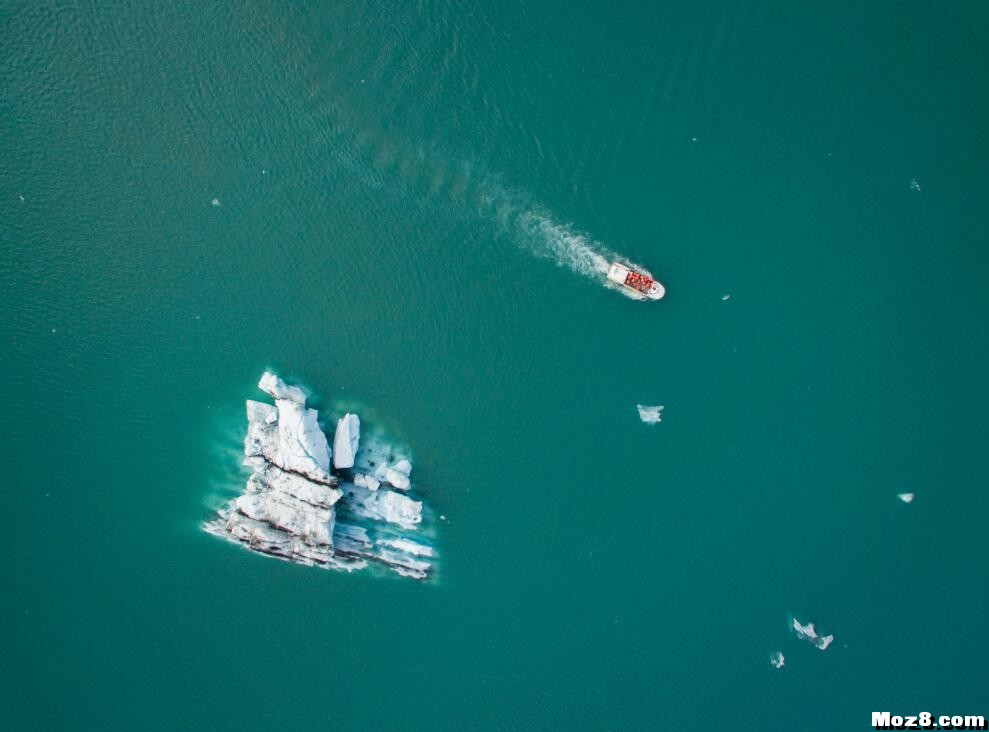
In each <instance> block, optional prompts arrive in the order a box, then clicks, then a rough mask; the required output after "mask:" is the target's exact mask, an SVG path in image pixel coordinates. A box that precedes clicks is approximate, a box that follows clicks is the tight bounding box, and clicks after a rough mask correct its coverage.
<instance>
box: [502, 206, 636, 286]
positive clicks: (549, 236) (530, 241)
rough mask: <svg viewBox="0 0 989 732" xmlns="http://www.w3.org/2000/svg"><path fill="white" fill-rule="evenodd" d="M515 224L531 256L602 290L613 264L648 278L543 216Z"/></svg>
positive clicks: (521, 219)
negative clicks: (623, 266)
mask: <svg viewBox="0 0 989 732" xmlns="http://www.w3.org/2000/svg"><path fill="white" fill-rule="evenodd" d="M517 224H518V227H519V229H520V231H521V235H522V238H523V241H524V242H525V243H526V246H527V248H528V249H529V250H530V251H532V253H533V254H535V255H536V256H539V257H545V258H547V259H551V260H553V261H554V262H556V264H557V265H559V266H561V267H566V268H568V269H570V270H572V271H573V272H576V273H577V274H580V275H583V276H585V277H588V278H590V279H592V280H594V281H596V282H599V283H600V284H602V285H604V286H606V287H607V286H609V283H608V281H607V275H608V267H609V266H610V265H611V263H612V262H613V261H616V260H617V261H620V262H622V263H624V264H627V265H629V266H631V267H632V268H633V269H635V270H636V271H638V272H642V273H643V274H646V275H649V276H650V277H651V276H652V275H651V273H650V272H649V270H647V269H646V268H645V267H643V266H641V265H638V264H633V263H632V262H629V261H628V260H627V259H626V258H625V257H622V256H620V255H618V254H616V253H615V252H613V251H611V250H610V249H609V248H608V247H606V246H605V245H604V244H602V243H601V242H599V241H596V240H595V239H593V238H591V237H589V236H586V235H584V234H581V233H580V232H578V231H575V230H574V229H572V228H571V227H570V226H568V225H566V224H561V223H559V222H557V221H554V220H553V219H552V218H550V217H549V216H547V215H546V214H543V213H539V212H535V211H527V212H525V213H522V214H520V215H519V217H518V221H517Z"/></svg>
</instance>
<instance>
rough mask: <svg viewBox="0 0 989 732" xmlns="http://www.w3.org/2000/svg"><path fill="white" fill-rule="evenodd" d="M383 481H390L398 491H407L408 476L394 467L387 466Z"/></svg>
mask: <svg viewBox="0 0 989 732" xmlns="http://www.w3.org/2000/svg"><path fill="white" fill-rule="evenodd" d="M385 481H386V482H388V483H391V484H392V485H393V486H395V487H396V488H398V489H399V490H400V491H407V490H408V489H409V485H410V483H409V476H407V475H405V473H401V472H399V471H398V470H396V469H395V468H388V469H387V470H386V471H385Z"/></svg>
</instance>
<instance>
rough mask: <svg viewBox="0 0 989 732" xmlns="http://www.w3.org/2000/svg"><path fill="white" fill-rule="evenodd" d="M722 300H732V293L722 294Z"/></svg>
mask: <svg viewBox="0 0 989 732" xmlns="http://www.w3.org/2000/svg"><path fill="white" fill-rule="evenodd" d="M721 300H722V302H723V301H725V300H731V295H727V294H726V295H722V296H721Z"/></svg>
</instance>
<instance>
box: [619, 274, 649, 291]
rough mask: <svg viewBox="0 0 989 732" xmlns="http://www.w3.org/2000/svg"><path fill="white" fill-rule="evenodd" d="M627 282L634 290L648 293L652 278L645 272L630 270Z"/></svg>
mask: <svg viewBox="0 0 989 732" xmlns="http://www.w3.org/2000/svg"><path fill="white" fill-rule="evenodd" d="M625 284H626V285H627V286H628V287H631V288H632V289H633V290H638V291H639V292H643V293H647V294H648V292H649V289H650V288H651V287H652V280H651V279H650V278H649V277H646V276H645V275H643V274H639V273H638V272H632V271H631V270H630V271H629V273H628V277H626V278H625Z"/></svg>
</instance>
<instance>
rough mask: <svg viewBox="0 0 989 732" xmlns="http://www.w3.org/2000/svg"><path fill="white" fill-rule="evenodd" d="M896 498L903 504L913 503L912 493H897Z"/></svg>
mask: <svg viewBox="0 0 989 732" xmlns="http://www.w3.org/2000/svg"><path fill="white" fill-rule="evenodd" d="M896 497H897V498H899V499H900V500H901V501H903V502H904V503H910V502H912V501H913V493H897V494H896Z"/></svg>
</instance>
